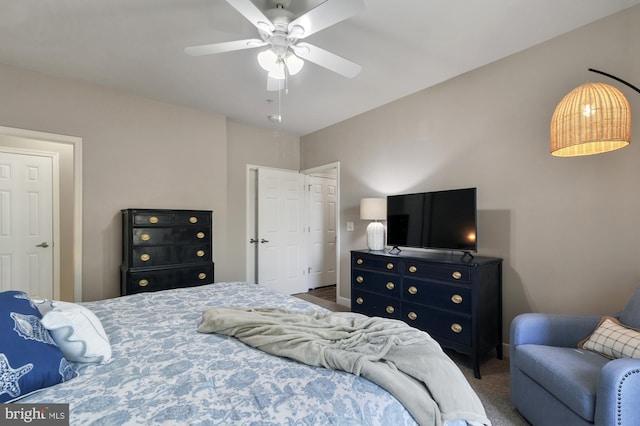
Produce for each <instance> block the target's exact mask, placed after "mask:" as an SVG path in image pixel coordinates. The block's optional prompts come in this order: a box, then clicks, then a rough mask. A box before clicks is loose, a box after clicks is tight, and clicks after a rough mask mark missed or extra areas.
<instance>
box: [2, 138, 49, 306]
mask: <svg viewBox="0 0 640 426" xmlns="http://www.w3.org/2000/svg"><path fill="white" fill-rule="evenodd" d="M0 152H3V153H6V154H17V155H27V156H30V157H46V158H50V159H51V219H52V220H51V226H52V228H51V233H52V240H51V241H52V242H53V244H51V250H52V251H53V253H52V255H53V257H52V265H51V266H52V271H51V274H52V285H53V298H54V299H60V247H59V246H60V244H59V241H60V156H59V154H58V153H57V152H50V151H40V150H35V149H23V148H16V147H12V146H3V145H0Z"/></svg>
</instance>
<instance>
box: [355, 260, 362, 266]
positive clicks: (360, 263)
mask: <svg viewBox="0 0 640 426" xmlns="http://www.w3.org/2000/svg"><path fill="white" fill-rule="evenodd" d="M356 263H357V264H358V265H362V264H363V263H364V260H362V259H357V260H356Z"/></svg>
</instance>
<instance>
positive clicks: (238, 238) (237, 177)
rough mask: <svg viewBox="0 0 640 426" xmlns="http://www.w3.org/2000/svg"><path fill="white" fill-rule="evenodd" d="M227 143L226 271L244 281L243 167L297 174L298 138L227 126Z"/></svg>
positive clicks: (236, 124) (244, 220)
mask: <svg viewBox="0 0 640 426" xmlns="http://www.w3.org/2000/svg"><path fill="white" fill-rule="evenodd" d="M227 139H228V141H229V147H228V156H227V167H228V182H229V185H228V191H229V195H228V200H229V214H228V222H227V223H228V227H229V231H228V232H229V240H228V243H227V247H228V249H229V251H230V252H231V253H234V256H233V257H232V258H228V259H227V261H228V262H229V264H228V266H227V267H228V268H229V269H230V270H232V271H233V275H234V276H235V277H241V278H238V279H242V280H245V279H246V278H245V275H246V274H245V271H246V260H247V259H246V251H247V247H254V246H249V245H248V243H247V241H248V239H247V235H246V208H247V203H246V201H247V200H246V198H247V197H246V187H247V179H246V177H247V165H252V166H264V167H275V168H279V169H287V170H300V138H299V137H297V136H291V135H289V134H287V133H283V132H278V131H273V130H265V129H259V128H256V127H253V126H247V125H244V124H239V123H235V122H233V121H228V122H227Z"/></svg>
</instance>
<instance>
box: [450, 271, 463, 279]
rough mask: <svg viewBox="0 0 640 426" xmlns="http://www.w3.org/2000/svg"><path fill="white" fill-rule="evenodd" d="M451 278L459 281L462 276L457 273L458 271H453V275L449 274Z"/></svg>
mask: <svg viewBox="0 0 640 426" xmlns="http://www.w3.org/2000/svg"><path fill="white" fill-rule="evenodd" d="M451 276H452V277H453V279H455V280H459V279H460V278H462V274H461V273H460V272H458V271H455V272H454V273H453V274H451Z"/></svg>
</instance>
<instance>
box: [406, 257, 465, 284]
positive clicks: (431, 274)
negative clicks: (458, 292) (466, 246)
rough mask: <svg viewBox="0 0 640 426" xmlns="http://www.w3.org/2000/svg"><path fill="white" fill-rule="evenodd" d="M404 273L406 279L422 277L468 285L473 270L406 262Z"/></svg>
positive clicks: (456, 266) (453, 266) (454, 266)
mask: <svg viewBox="0 0 640 426" xmlns="http://www.w3.org/2000/svg"><path fill="white" fill-rule="evenodd" d="M403 272H404V276H405V277H421V278H429V279H432V280H441V281H449V282H457V283H466V284H468V283H469V282H470V280H471V270H470V269H469V267H467V266H458V265H452V266H448V265H447V266H444V265H442V264H440V265H436V264H433V263H423V262H416V261H405V262H404V271H403Z"/></svg>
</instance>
